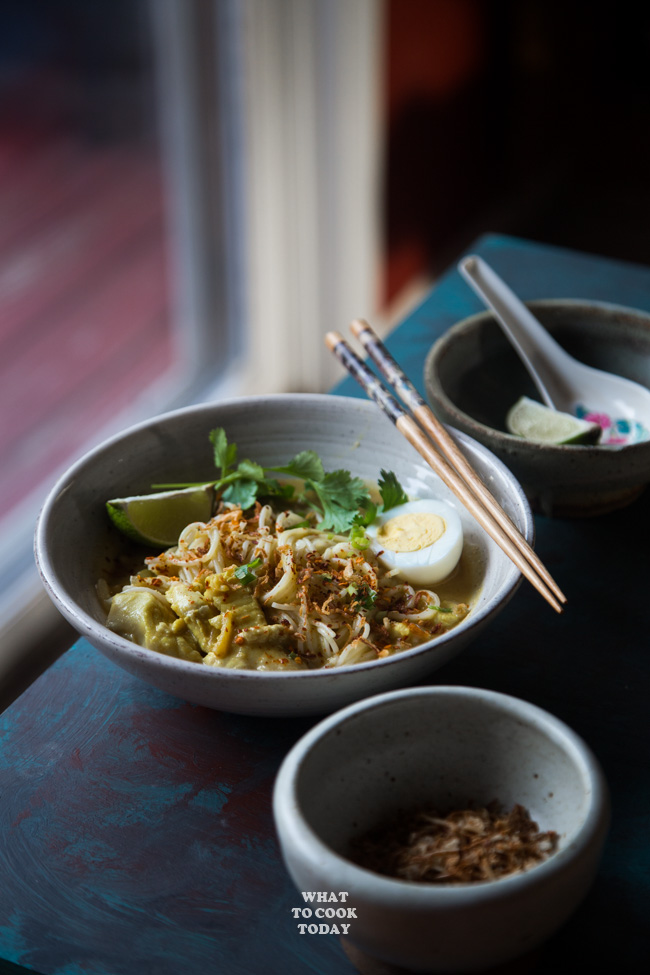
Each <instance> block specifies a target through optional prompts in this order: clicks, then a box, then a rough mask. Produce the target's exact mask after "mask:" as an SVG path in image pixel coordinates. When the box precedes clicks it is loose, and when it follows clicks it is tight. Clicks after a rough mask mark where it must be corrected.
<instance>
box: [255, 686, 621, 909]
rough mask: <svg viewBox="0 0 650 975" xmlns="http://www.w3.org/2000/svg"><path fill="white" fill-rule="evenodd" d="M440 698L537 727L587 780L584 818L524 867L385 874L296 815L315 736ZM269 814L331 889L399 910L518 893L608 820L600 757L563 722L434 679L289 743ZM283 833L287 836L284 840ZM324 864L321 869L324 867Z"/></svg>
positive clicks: (580, 849) (577, 852) (358, 705)
mask: <svg viewBox="0 0 650 975" xmlns="http://www.w3.org/2000/svg"><path fill="white" fill-rule="evenodd" d="M441 697H456V698H459V697H462V698H464V699H465V700H467V699H470V700H474V701H476V702H477V703H478V704H479V705H480V704H483V703H489V704H491V705H492V706H496V707H498V708H499V709H500V710H502V711H504V712H505V713H507V714H510V715H512V716H513V717H516V718H518V719H519V720H521V721H523V722H525V723H526V724H528V725H532V726H533V727H537V728H538V729H540V730H541V731H543V732H544V733H545V734H546V735H547V737H549V738H551V739H553V741H555V742H556V743H557V744H560V745H562V746H563V748H564V751H565V752H567V753H568V754H569V755H570V757H571V758H572V759H573V761H574V762H575V764H576V765H577V766H578V768H579V770H580V773H581V775H582V779H583V781H584V783H585V786H588V788H586V789H585V793H586V795H587V800H588V807H587V813H586V815H585V818H584V820H583V822H582V823H581V824H580V825H579V827H578V828H577V829H576V830H575V832H573V833H572V834H571V836H570V837H569V842H568V843H567V845H566V846H564V847H562V848H560V849H559V850H558V851H557V852H556V853H555V854H553V855H552V856H551V857H549V858H548V859H547V860H544V861H543V862H542V863H539V864H536V865H535V866H534V867H532V868H531V869H530V870H528V871H525V872H524V873H518V874H511V875H508V876H506V877H501V878H499V879H498V880H494V881H483V882H478V883H477V882H473V883H459V884H453V885H451V884H450V885H436V884H427V883H419V882H417V881H408V880H401V879H398V878H394V877H385V876H382V875H381V874H377V873H374V872H373V871H371V870H368V869H366V868H364V867H360V866H358V865H357V864H355V863H353V862H352V861H351V860H348V859H347V858H346V857H344V856H342V855H341V854H339V853H337V852H336V851H335V850H333V849H332V848H331V847H330V846H328V845H327V844H326V843H324V842H323V841H322V840H321V839H320V837H319V835H318V834H317V833H316V832H315V830H313V829H312V827H311V826H310V824H309V823H308V822H307V820H306V819H305V817H304V816H303V815H302V812H301V809H300V802H299V797H298V791H297V782H298V778H299V776H300V773H301V770H302V768H303V765H304V763H305V762H306V761H307V759H308V757H309V753H310V752H311V750H312V748H313V747H314V746H315V745H316V744H317V743H318V742H319V741H321V740H322V739H323V738H324V737H326V736H327V735H328V734H330V733H331V732H333V731H334V730H335V729H336V728H337V727H340V726H341V725H343V724H345V723H346V722H347V721H350V720H352V719H354V718H356V717H357V716H358V715H359V714H361V713H363V712H365V711H373V710H381V709H383V708H385V707H387V706H391V705H394V704H395V703H397V704H398V705H399V704H400V703H402V704H403V705H404V706H405V707H408V706H409V704H410V703H411V701H412V700H413V699H414V698H424V699H429V701H430V702H431V704H432V705H433V704H434V703H435V700H436V699H437V698H441ZM273 815H274V820H275V824H276V831H277V833H278V835H279V837H280V844H281V846H282V847H283V851H284V847H285V846H291V847H293V848H294V849H296V850H297V851H298V855H299V856H300V858H301V859H302V861H303V862H304V863H307V864H310V865H313V867H314V868H315V869H316V870H320V871H321V872H324V873H327V874H329V875H330V877H331V879H332V880H333V879H334V875H336V877H337V880H336V883H335V884H334V885H333V886H334V887H335V888H336V889H339V887H340V889H342V890H343V889H345V888H344V885H345V884H346V883H352V882H353V883H354V891H355V895H356V896H357V897H362V898H364V899H366V898H367V899H368V900H371V901H377V902H384V903H385V902H387V901H392V902H394V903H399V905H400V907H401V908H407V909H414V910H418V909H426V908H429V907H433V906H449V907H453V906H461V905H462V906H470V905H480V904H482V903H484V902H486V901H493V900H495V899H501V898H509V897H511V896H517V895H519V894H523V893H524V892H525V891H526V890H527V889H529V888H530V887H532V886H536V885H537V884H540V883H545V882H549V881H552V880H553V878H554V877H556V876H557V875H559V874H562V873H563V872H564V870H565V869H567V867H568V866H569V865H570V864H571V863H573V862H574V861H575V860H576V859H579V858H580V857H581V856H583V855H584V854H585V851H586V850H587V849H588V848H589V847H590V846H591V844H592V842H593V841H594V840H598V839H599V837H602V838H604V835H605V833H606V830H607V827H608V825H609V818H610V796H609V788H608V785H607V782H606V779H605V776H604V773H603V771H602V769H601V766H600V763H599V762H598V760H597V758H596V757H595V755H594V754H593V752H592V751H591V749H590V748H589V746H588V745H587V743H586V742H585V741H584V739H582V738H581V737H580V736H579V735H578V734H577V733H576V732H575V731H573V729H572V728H570V727H569V725H567V724H566V723H565V722H564V721H561V720H560V719H559V718H557V717H555V715H553V714H551V713H550V712H549V711H546V710H544V709H543V708H540V707H539V706H538V705H536V704H532V703H531V702H529V701H525V700H523V699H522V698H517V697H514V696H512V695H509V694H504V693H502V692H500V691H492V690H487V689H485V688H480V687H465V686H462V685H451V684H439V685H435V686H425V687H410V688H402V689H398V690H394V691H387V692H385V693H382V694H377V695H373V696H372V697H368V698H364V699H363V700H361V701H357V702H355V703H354V704H351V705H348V706H347V707H345V708H342V709H341V710H339V711H336V712H335V713H334V714H332V715H329V716H328V717H326V718H324V719H323V720H321V721H319V722H318V724H316V725H315V726H314V727H312V728H311V729H310V730H309V731H308V732H306V733H305V734H304V735H303V736H302V737H301V738H300V739H299V740H298V741H297V742H296V743H295V745H294V746H293V747H292V748H291V750H290V751H289V752H288V753H287V755H286V756H285V758H284V760H283V762H282V764H281V766H280V769H279V771H278V774H277V776H276V780H275V783H274V788H273ZM285 836H286V837H290V840H289V842H288V843H287V841H286V840H285V839H284V837H285ZM324 865H326V868H325V870H324V871H323V866H324ZM337 884H338V887H337V886H336V885H337Z"/></svg>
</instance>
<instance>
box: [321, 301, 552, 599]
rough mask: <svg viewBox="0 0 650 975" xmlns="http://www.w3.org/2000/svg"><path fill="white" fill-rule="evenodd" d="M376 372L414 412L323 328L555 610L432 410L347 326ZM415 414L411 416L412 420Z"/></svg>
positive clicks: (532, 562)
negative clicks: (400, 402) (366, 353)
mask: <svg viewBox="0 0 650 975" xmlns="http://www.w3.org/2000/svg"><path fill="white" fill-rule="evenodd" d="M350 329H351V331H352V333H353V335H355V336H356V338H357V339H359V341H360V342H361V344H362V345H363V346H364V348H365V349H366V351H367V352H368V354H369V355H370V358H371V359H372V360H373V362H374V363H375V364H376V366H377V368H378V369H379V371H380V372H381V374H382V375H383V376H384V377H385V378H386V379H387V380H388V382H389V383H390V384H391V386H393V387H394V389H395V390H396V392H397V393H398V395H399V397H400V399H401V400H402V402H403V403H404V404H405V405H406V406H407V407H408V409H409V410H410V411H411V413H412V414H413V416H411V415H410V414H409V413H407V412H406V410H404V409H402V407H401V406H400V405H399V403H398V402H397V400H396V399H395V397H394V396H392V394H391V393H390V392H389V391H388V389H387V388H386V387H385V386H384V384H383V383H382V381H381V380H380V379H378V378H377V376H375V374H374V373H373V372H371V371H370V369H368V367H367V366H366V365H365V363H364V362H362V360H361V359H360V358H359V357H358V356H357V354H356V353H355V352H354V351H353V350H352V349H351V348H350V346H349V345H348V344H347V342H346V341H345V339H344V338H343V336H342V335H340V334H339V333H338V332H328V333H327V335H326V336H325V343H326V345H327V347H328V348H329V349H330V351H331V352H333V353H334V355H335V356H336V357H337V359H339V361H340V362H341V363H342V364H343V365H344V366H345V368H346V369H347V370H348V372H349V373H350V375H351V376H353V377H354V379H356V381H357V382H358V383H359V385H360V386H361V388H362V389H363V390H364V392H365V393H366V395H367V396H369V397H370V399H372V400H374V402H375V403H377V405H378V406H379V407H380V408H381V410H383V412H384V413H385V414H386V416H387V417H388V418H389V419H390V420H391V421H392V422H393V423H394V424H395V426H396V427H397V429H398V430H399V432H400V433H401V434H402V435H403V436H404V437H406V439H407V440H408V441H409V443H410V444H412V446H413V447H415V449H416V450H417V452H418V453H419V454H420V456H421V457H423V458H424V460H426V462H427V463H428V464H429V466H430V467H431V468H432V469H433V470H434V471H435V473H436V474H437V475H438V477H439V478H440V479H441V480H442V481H443V482H444V483H445V484H446V485H447V487H448V488H449V489H450V490H451V491H453V493H454V494H455V495H456V497H457V498H458V499H459V500H460V501H462V503H463V504H464V505H465V507H466V508H467V510H468V511H469V512H470V513H471V514H472V515H473V516H474V518H475V519H476V521H477V522H478V523H479V525H481V527H482V528H483V529H484V530H485V531H486V532H487V533H488V535H490V537H491V538H493V539H494V541H495V542H496V543H497V545H498V546H499V547H500V548H501V549H502V550H503V551H504V552H505V554H506V555H507V556H508V557H509V558H510V559H511V561H512V562H514V564H515V565H516V566H517V568H518V569H519V571H520V572H521V573H522V575H524V576H525V577H526V578H527V579H528V581H529V582H530V583H531V584H532V585H533V586H534V587H535V589H537V591H538V592H539V593H540V594H541V595H542V596H543V597H544V599H545V600H546V602H547V603H549V605H550V606H552V607H553V609H554V610H555V611H556V612H557V613H561V612H562V609H563V604H564V603H565V602H566V596H565V595H564V593H563V592H562V590H561V589H560V587H559V586H558V584H557V583H556V582H555V580H554V579H553V577H552V576H551V574H550V573H549V571H548V569H547V568H546V567H545V566H544V564H543V562H542V561H541V559H540V558H539V557H538V556H537V555H536V554H535V552H534V551H533V549H532V548H531V547H530V545H529V544H528V542H527V541H526V539H525V538H524V537H523V535H521V533H520V532H519V531H518V529H517V528H516V527H515V525H514V524H513V523H512V521H511V520H510V518H509V517H508V515H507V514H506V513H505V511H504V510H503V509H502V508H501V506H500V505H499V503H498V502H497V501H496V500H495V499H494V498H493V497H492V495H491V494H490V492H489V491H488V489H487V488H486V486H485V485H484V484H483V481H482V480H481V479H480V477H479V476H478V474H477V473H476V471H475V470H474V469H473V468H472V467H471V465H470V464H469V462H468V461H467V459H466V458H465V456H464V454H463V453H462V452H461V450H460V448H459V447H458V446H457V444H456V442H455V441H454V440H453V439H452V437H451V435H450V434H449V433H448V432H447V430H446V429H445V427H444V426H443V425H442V423H440V421H439V420H437V419H436V417H435V416H434V415H433V413H432V412H431V410H430V409H429V407H428V406H427V404H426V403H425V401H424V400H423V399H422V397H421V396H420V394H419V393H418V391H417V390H416V388H415V387H414V386H413V384H412V383H411V381H410V380H409V379H408V377H407V376H406V375H405V374H404V373H403V372H402V370H401V369H400V367H399V366H398V364H397V363H396V362H395V360H394V359H393V357H392V356H391V354H390V352H389V351H388V349H387V348H386V347H385V346H384V345H383V343H382V342H381V341H380V339H379V338H378V337H377V336H376V335H375V333H374V332H373V330H372V329H371V328H370V326H369V325H368V323H367V322H365V321H363V320H361V319H356V320H355V321H353V322H352V323H351V325H350ZM414 417H415V419H414Z"/></svg>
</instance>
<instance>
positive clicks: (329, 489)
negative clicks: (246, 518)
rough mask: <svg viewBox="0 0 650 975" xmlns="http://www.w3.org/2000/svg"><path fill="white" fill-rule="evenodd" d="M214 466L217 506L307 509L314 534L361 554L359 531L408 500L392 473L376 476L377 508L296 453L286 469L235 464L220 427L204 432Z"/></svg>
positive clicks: (356, 484)
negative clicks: (337, 539)
mask: <svg viewBox="0 0 650 975" xmlns="http://www.w3.org/2000/svg"><path fill="white" fill-rule="evenodd" d="M210 443H211V444H212V449H213V457H214V465H215V467H216V468H217V472H218V474H219V476H218V477H217V479H216V480H215V481H212V482H209V483H212V485H213V486H214V488H215V491H216V492H217V493H218V494H220V496H221V498H222V500H223V501H227V502H229V503H230V504H236V505H239V506H240V507H241V508H242V510H243V511H246V510H247V509H248V508H250V507H252V505H253V504H254V503H255V501H256V500H257V499H258V498H259V497H271V498H272V497H277V498H280V499H282V500H283V501H290V500H291V501H297V502H299V503H301V504H304V505H306V506H307V507H310V508H312V509H313V510H314V511H315V512H316V513H317V514H318V517H319V519H320V521H319V523H318V528H319V529H321V530H323V531H332V532H336V533H337V534H342V533H345V532H348V531H350V532H351V544H352V545H353V547H354V548H356V549H358V550H360V551H363V550H364V549H365V548H367V547H368V545H369V544H370V539H369V538H368V536H367V535H366V533H365V531H364V529H365V528H366V527H367V526H368V525H369V524H371V523H372V522H373V521H374V519H375V518H376V517H377V514H378V511H379V510H381V511H388V510H389V509H390V508H392V507H395V506H396V505H398V504H402V503H403V502H404V501H408V497H407V495H406V494H405V492H404V489H403V488H402V486H401V484H400V483H399V481H398V480H397V478H396V476H395V474H393V472H392V471H385V470H382V471H381V478H380V480H379V493H380V495H381V498H382V502H383V503H382V505H381V506H380V508H378V507H377V505H376V504H375V503H374V502H373V501H372V500H371V498H370V493H369V491H368V488H367V487H366V485H365V484H364V482H363V481H362V480H361V478H359V477H353V476H352V475H351V474H350V472H349V471H345V470H336V471H325V469H324V468H323V462H322V461H321V459H320V457H319V456H318V454H317V453H316V452H315V451H313V450H302V451H301V452H300V453H298V454H296V455H295V457H293V458H292V459H291V460H290V461H289V462H288V463H287V464H281V465H279V466H268V467H263V466H262V465H261V464H258V463H256V462H255V461H252V460H248V459H244V460H238V458H237V455H238V448H237V444H235V443H230V442H229V441H228V437H227V435H226V431H225V430H224V429H223V427H217V428H216V429H214V430H211V431H210ZM269 473H272V474H284V475H288V476H290V477H295V478H297V479H299V480H300V481H302V482H303V483H304V490H303V491H301V492H299V493H296V488H295V487H294V485H293V484H286V483H281V482H280V481H278V480H277V478H274V477H269V476H268V475H269ZM196 483H200V484H205V483H206V482H205V481H202V482H195V483H194V484H189V483H184V484H156V485H154V487H156V488H158V489H172V488H173V489H178V488H184V487H192V486H196Z"/></svg>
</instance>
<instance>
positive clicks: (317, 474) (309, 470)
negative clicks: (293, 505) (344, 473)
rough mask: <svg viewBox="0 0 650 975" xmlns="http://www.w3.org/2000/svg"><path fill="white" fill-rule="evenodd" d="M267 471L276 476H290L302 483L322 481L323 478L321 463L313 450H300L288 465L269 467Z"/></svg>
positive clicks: (323, 472)
mask: <svg viewBox="0 0 650 975" xmlns="http://www.w3.org/2000/svg"><path fill="white" fill-rule="evenodd" d="M269 470H270V471H275V472H276V473H277V474H290V475H291V476H292V477H299V478H301V479H302V480H303V481H322V480H323V477H324V476H325V471H324V470H323V462H322V460H321V459H320V457H319V456H318V454H317V453H316V451H315V450H302V451H301V452H300V453H299V454H296V456H295V457H293V458H292V459H291V460H290V461H289V463H288V464H284V465H283V466H282V467H269Z"/></svg>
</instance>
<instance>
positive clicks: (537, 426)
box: [506, 396, 602, 444]
mask: <svg viewBox="0 0 650 975" xmlns="http://www.w3.org/2000/svg"><path fill="white" fill-rule="evenodd" d="M506 429H507V430H508V432H509V433H514V434H515V436H517V437H523V438H524V439H525V440H532V441H533V442H534V443H547V444H595V443H598V439H599V437H600V434H601V432H602V431H601V428H600V427H599V426H598V424H597V423H589V422H587V420H579V419H578V418H577V417H575V416H571V414H570V413H558V412H557V411H556V410H551V409H549V407H548V406H542V404H541V403H537V402H536V401H535V400H532V399H528V397H527V396H522V397H521V399H519V400H517V402H516V403H515V405H514V406H513V407H511V408H510V410H508V415H507V416H506Z"/></svg>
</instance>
